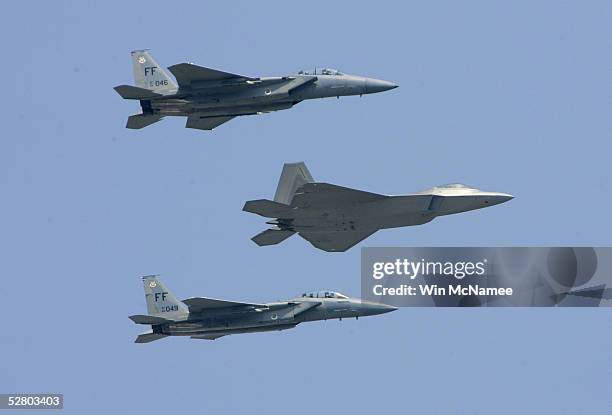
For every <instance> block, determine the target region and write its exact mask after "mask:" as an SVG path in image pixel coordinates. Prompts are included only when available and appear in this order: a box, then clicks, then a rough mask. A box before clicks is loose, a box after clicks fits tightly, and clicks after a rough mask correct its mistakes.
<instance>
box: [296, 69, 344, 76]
mask: <svg viewBox="0 0 612 415" xmlns="http://www.w3.org/2000/svg"><path fill="white" fill-rule="evenodd" d="M298 75H344V74H343V73H342V72H340V71H339V70H337V69H332V68H321V69H317V68H315V69H314V71H310V70H302V71H299V72H298Z"/></svg>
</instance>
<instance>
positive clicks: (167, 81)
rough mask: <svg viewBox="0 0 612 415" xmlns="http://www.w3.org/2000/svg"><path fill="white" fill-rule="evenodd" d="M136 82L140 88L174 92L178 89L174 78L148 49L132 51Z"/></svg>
mask: <svg viewBox="0 0 612 415" xmlns="http://www.w3.org/2000/svg"><path fill="white" fill-rule="evenodd" d="M132 67H133V69H134V82H135V85H136V86H137V87H139V88H145V89H148V90H151V91H155V92H159V93H173V92H175V91H176V90H177V89H178V86H177V85H176V82H174V79H172V78H171V77H170V75H169V74H168V72H166V71H165V70H164V68H162V67H161V66H159V64H158V63H157V62H156V61H155V59H153V57H152V56H151V54H150V53H149V51H148V50H135V51H133V52H132Z"/></svg>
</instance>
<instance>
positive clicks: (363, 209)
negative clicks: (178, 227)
mask: <svg viewBox="0 0 612 415" xmlns="http://www.w3.org/2000/svg"><path fill="white" fill-rule="evenodd" d="M512 198H513V196H511V195H508V194H505V193H494V192H482V191H480V190H478V189H474V188H471V187H468V186H465V185H463V184H448V185H444V186H438V187H434V188H431V189H428V190H424V191H422V192H418V193H413V194H409V195H405V196H385V195H380V194H376V193H370V192H364V191H361V190H355V189H349V188H346V187H340V186H336V185H333V184H328V183H318V182H315V181H314V179H313V178H312V176H311V175H310V172H309V171H308V168H307V167H306V165H305V164H304V163H294V164H285V165H284V167H283V172H282V174H281V177H280V180H279V182H278V187H277V189H276V195H275V196H274V201H271V200H265V199H260V200H251V201H249V202H246V204H245V205H244V207H243V210H244V211H246V212H251V213H256V214H258V215H261V216H263V217H266V218H273V220H271V221H269V222H266V223H268V224H270V225H274V226H273V227H272V228H270V229H267V230H265V231H263V232H262V233H260V234H258V235H256V236H255V237H253V238H252V240H253V242H255V243H256V244H257V245H260V246H262V245H274V244H278V243H280V242H282V241H284V240H285V239H287V238H289V237H290V236H292V235H293V234H295V233H296V232H297V233H299V235H300V236H301V237H302V238H304V239H306V240H307V241H308V242H310V243H311V244H312V245H314V246H315V247H317V248H319V249H322V250H324V251H330V252H342V251H346V250H347V249H349V248H351V247H352V246H354V245H355V244H357V243H358V242H360V241H362V240H363V239H365V238H367V237H368V236H370V235H372V234H373V233H374V232H376V231H377V230H379V229H387V228H398V227H402V226H412V225H422V224H424V223H427V222H430V221H431V220H433V219H434V218H436V217H438V216H443V215H451V214H453V213H460V212H466V211H468V210H474V209H480V208H484V207H489V206H493V205H497V204H499V203H504V202H507V201H508V200H510V199H512Z"/></svg>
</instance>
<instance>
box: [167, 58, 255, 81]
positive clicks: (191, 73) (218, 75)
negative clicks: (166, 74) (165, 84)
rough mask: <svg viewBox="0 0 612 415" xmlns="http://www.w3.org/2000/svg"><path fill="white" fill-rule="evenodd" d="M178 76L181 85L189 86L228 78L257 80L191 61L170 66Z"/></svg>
mask: <svg viewBox="0 0 612 415" xmlns="http://www.w3.org/2000/svg"><path fill="white" fill-rule="evenodd" d="M168 69H169V70H170V72H172V75H174V77H175V78H176V81H177V82H178V84H179V87H189V86H190V85H191V84H192V83H194V82H210V81H225V80H228V79H237V78H240V79H244V80H255V78H251V77H249V76H243V75H238V74H235V73H230V72H224V71H219V70H217V69H211V68H205V67H203V66H198V65H193V64H191V63H179V64H177V65H172V66H170V67H169V68H168Z"/></svg>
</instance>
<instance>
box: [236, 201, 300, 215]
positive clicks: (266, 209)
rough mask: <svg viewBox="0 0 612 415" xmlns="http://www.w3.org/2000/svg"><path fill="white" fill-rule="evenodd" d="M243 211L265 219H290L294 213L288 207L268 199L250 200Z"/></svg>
mask: <svg viewBox="0 0 612 415" xmlns="http://www.w3.org/2000/svg"><path fill="white" fill-rule="evenodd" d="M242 210H244V211H245V212H250V213H256V214H258V215H260V216H263V217H265V218H290V217H291V215H292V213H293V211H292V209H291V207H289V206H288V205H285V204H284V203H278V202H273V201H271V200H266V199H258V200H249V201H248V202H246V203H245V204H244V207H243V208H242Z"/></svg>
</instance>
